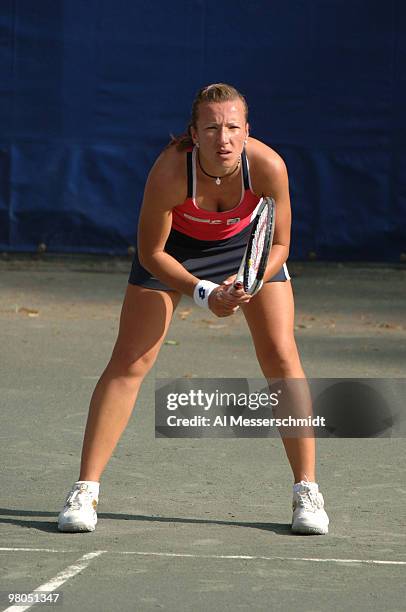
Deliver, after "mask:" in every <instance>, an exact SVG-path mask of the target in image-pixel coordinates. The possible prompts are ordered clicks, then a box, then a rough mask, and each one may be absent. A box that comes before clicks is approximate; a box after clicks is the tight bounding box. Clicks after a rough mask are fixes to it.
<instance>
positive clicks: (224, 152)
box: [217, 151, 232, 159]
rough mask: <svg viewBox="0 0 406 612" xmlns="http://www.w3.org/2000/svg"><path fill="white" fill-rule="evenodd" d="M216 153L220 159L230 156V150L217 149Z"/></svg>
mask: <svg viewBox="0 0 406 612" xmlns="http://www.w3.org/2000/svg"><path fill="white" fill-rule="evenodd" d="M217 155H218V156H219V157H220V158H221V159H228V158H230V157H231V156H232V151H217Z"/></svg>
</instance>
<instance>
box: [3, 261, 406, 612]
mask: <svg viewBox="0 0 406 612" xmlns="http://www.w3.org/2000/svg"><path fill="white" fill-rule="evenodd" d="M129 265H130V264H129V262H128V261H122V260H111V261H106V260H100V259H98V258H93V259H92V258H86V259H81V258H71V259H58V258H52V259H51V258H50V259H47V258H46V259H44V260H39V261H32V260H30V259H29V258H25V259H23V258H20V259H19V260H17V259H14V260H10V261H2V262H0V279H1V280H0V285H1V287H0V288H1V292H0V328H1V338H2V343H1V349H0V351H1V352H0V355H1V363H2V367H1V374H0V376H1V379H0V390H1V394H0V398H1V399H0V401H1V413H0V414H1V417H0V418H1V422H0V437H1V445H0V465H1V468H0V470H1V471H0V490H1V506H2V508H0V534H1V545H0V555H1V561H2V563H1V564H2V568H3V572H2V579H1V583H0V591H8V590H14V591H15V590H18V589H19V590H21V591H27V590H31V589H34V588H37V587H39V586H40V585H44V584H45V585H47V584H48V583H50V584H53V585H55V584H60V586H59V587H58V590H60V591H61V592H63V594H64V600H63V610H64V611H67V612H68V611H69V612H70V611H71V610H72V611H73V610H77V609H81V610H84V611H88V610H89V611H91V612H93V611H96V610H97V611H100V610H102V611H104V610H106V611H107V610H108V611H110V610H120V611H124V612H126V611H127V610H128V611H133V610H137V611H138V610H142V611H143V610H158V609H162V610H169V611H174V612H175V611H176V612H180V611H191V610H193V612H200V611H202V612H203V611H210V612H211V611H213V610H219V609H221V610H230V611H231V610H233V611H235V610H264V611H265V610H281V611H282V610H283V611H286V610H295V609H297V607H298V604H299V603H300V608H301V609H302V610H312V611H320V612H321V611H323V612H324V611H325V610H327V609H332V610H349V609H354V610H357V611H363V610H374V611H375V610H376V611H380V610H382V609H385V610H388V611H395V610H402V609H403V608H404V599H405V595H406V593H405V587H404V584H405V581H404V572H405V564H406V556H405V539H406V538H405V529H404V525H405V507H406V503H405V502H406V499H405V498H406V487H405V485H404V467H403V466H404V463H405V444H404V440H403V439H401V438H387V439H324V440H319V441H318V480H319V483H320V487H321V490H322V492H323V494H324V497H325V500H326V508H327V511H328V513H329V515H330V519H331V530H330V534H329V535H328V536H327V537H300V536H295V537H292V536H291V534H290V529H289V522H290V518H291V485H292V479H291V473H290V469H289V466H288V464H287V460H286V457H285V454H284V451H283V447H282V444H281V442H280V440H279V439H277V438H273V439H245V440H242V439H241V440H239V439H227V440H225V439H207V438H206V439H200V440H199V439H173V440H170V439H155V437H154V381H155V377H160V378H170V377H173V378H175V377H179V378H193V377H201V378H203V377H207V378H216V377H227V378H232V377H236V378H238V377H252V378H260V377H261V374H260V370H259V367H258V365H257V362H256V359H255V354H254V351H253V347H252V344H251V341H250V338H249V335H248V331H247V328H246V325H245V321H244V319H243V316H242V315H241V314H240V313H238V314H237V315H236V316H233V317H230V318H227V319H216V318H215V317H212V316H211V315H210V313H207V312H204V311H202V310H200V309H199V310H198V309H197V307H194V305H193V303H192V302H191V300H189V299H183V300H182V302H181V304H180V306H179V307H178V309H177V312H176V313H175V316H174V320H173V323H172V325H171V328H170V330H169V333H168V336H167V343H166V344H165V345H164V346H163V347H162V350H161V353H160V356H159V358H158V361H157V364H156V366H155V368H154V371H153V372H151V374H150V375H149V376H148V377H147V379H146V380H145V382H144V385H143V386H142V389H141V392H140V395H139V400H138V402H137V405H136V408H135V411H134V415H133V417H132V419H131V421H130V424H129V426H128V428H127V430H126V432H125V433H124V435H123V437H122V439H121V441H120V443H119V445H118V448H117V449H116V451H115V453H114V456H113V458H112V460H111V462H110V463H109V465H108V468H107V470H106V472H105V474H104V476H103V479H102V483H101V496H100V504H99V523H98V526H97V529H96V531H95V532H94V533H91V534H75V535H74V536H72V535H70V534H60V533H59V532H58V531H57V529H56V517H57V514H58V512H59V509H60V507H61V505H62V503H63V500H64V498H65V496H66V493H67V490H68V489H69V487H70V485H71V484H72V482H74V481H75V480H76V478H77V474H78V467H79V458H80V450H81V444H82V437H83V429H84V424H85V421H86V416H87V408H88V403H89V399H90V395H91V393H92V391H93V388H94V385H95V384H96V381H97V379H98V377H99V376H100V374H101V372H102V371H103V369H104V367H105V365H106V363H107V360H108V359H109V357H110V354H111V350H112V346H113V343H114V340H115V337H116V334H117V329H118V318H119V314H120V307H121V301H122V298H123V295H124V291H125V286H126V278H127V273H128V270H129ZM290 271H291V273H292V276H293V287H294V292H295V300H296V311H297V316H296V323H295V325H296V337H297V341H298V345H299V348H300V352H301V356H302V360H303V363H304V367H305V370H306V373H307V374H308V376H312V377H366V378H373V377H379V378H388V379H389V378H395V377H404V375H405V368H404V364H405V362H406V359H405V357H406V329H405V320H404V286H405V280H406V272H405V270H404V269H402V268H401V267H398V266H393V267H388V266H380V265H378V266H372V265H371V266H368V265H365V266H363V265H358V266H356V265H349V264H348V265H337V264H329V265H323V264H316V263H312V264H295V265H293V264H292V265H291V266H290ZM377 278H379V283H378V282H377ZM38 509H40V510H38ZM247 527H248V529H247ZM89 553H95V554H94V555H93V556H92V555H91V556H90V557H87V556H86V555H88V554H89ZM82 557H83V558H82ZM72 568H73V569H72ZM75 568H76V569H75ZM75 572H76V573H75ZM58 576H59V578H58ZM61 576H62V577H64V578H63V582H62V583H61V580H62V579H61ZM56 578H58V580H59V582H58V580H56ZM5 607H6V606H5V605H4V606H3V607H1V606H0V610H2V609H5Z"/></svg>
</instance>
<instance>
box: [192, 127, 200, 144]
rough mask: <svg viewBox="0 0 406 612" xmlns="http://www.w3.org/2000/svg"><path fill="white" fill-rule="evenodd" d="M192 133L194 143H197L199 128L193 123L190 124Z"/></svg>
mask: <svg viewBox="0 0 406 612" xmlns="http://www.w3.org/2000/svg"><path fill="white" fill-rule="evenodd" d="M190 134H191V136H192V139H193V142H194V144H196V142H197V141H198V140H199V139H198V137H197V130H196V128H195V127H193V125H191V126H190Z"/></svg>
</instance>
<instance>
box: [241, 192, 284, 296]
mask: <svg viewBox="0 0 406 612" xmlns="http://www.w3.org/2000/svg"><path fill="white" fill-rule="evenodd" d="M274 229H275V200H274V199H273V198H270V197H266V198H262V200H261V202H260V204H259V207H258V210H257V212H256V215H255V218H254V221H253V226H252V230H251V234H250V237H249V239H248V244H247V248H246V249H245V253H244V256H243V258H242V260H241V264H240V267H239V270H238V272H237V276H236V279H235V281H234V287H236V284H237V283H238V284H237V287H238V286H240V287H241V283H242V285H243V287H244V291H245V292H246V293H250V294H251V295H255V294H256V293H258V291H259V290H260V289H261V287H262V279H263V277H264V273H265V268H266V265H267V263H268V257H269V252H270V250H271V246H272V240H273V233H274Z"/></svg>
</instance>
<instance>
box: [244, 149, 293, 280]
mask: <svg viewBox="0 0 406 612" xmlns="http://www.w3.org/2000/svg"><path fill="white" fill-rule="evenodd" d="M253 148H254V149H255V152H254V159H253V162H254V163H253V166H254V168H253V170H254V171H253V172H252V179H253V187H254V189H255V192H256V193H258V194H261V195H263V196H271V197H273V198H274V200H275V202H276V224H275V232H274V238H273V244H272V249H271V253H270V255H269V259H268V264H267V267H266V270H265V274H264V282H266V281H268V280H269V279H271V278H272V276H274V275H275V274H276V272H277V271H278V270H279V269H280V268H281V267H282V265H283V264H284V263H285V261H286V260H287V258H288V256H289V246H290V228H291V218H292V217H291V208H290V197H289V180H288V173H287V169H286V165H285V162H284V161H283V159H282V158H281V157H280V156H279V155H278V154H277V153H276V152H275V151H273V150H272V149H270V148H269V147H267V146H266V145H264V144H262V143H260V142H258V141H254V143H253Z"/></svg>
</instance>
